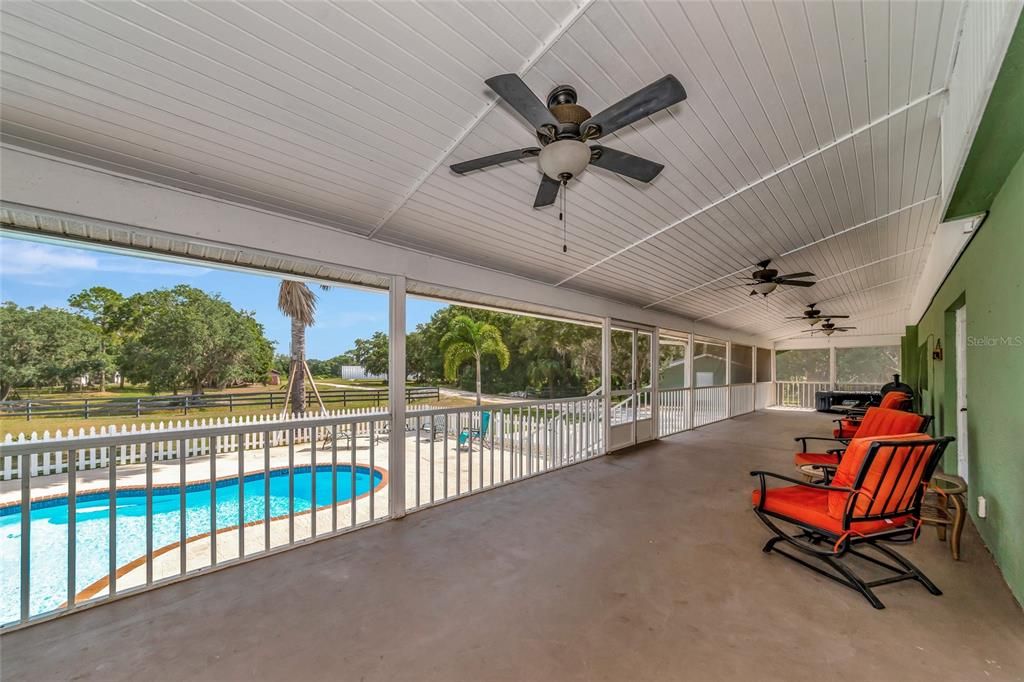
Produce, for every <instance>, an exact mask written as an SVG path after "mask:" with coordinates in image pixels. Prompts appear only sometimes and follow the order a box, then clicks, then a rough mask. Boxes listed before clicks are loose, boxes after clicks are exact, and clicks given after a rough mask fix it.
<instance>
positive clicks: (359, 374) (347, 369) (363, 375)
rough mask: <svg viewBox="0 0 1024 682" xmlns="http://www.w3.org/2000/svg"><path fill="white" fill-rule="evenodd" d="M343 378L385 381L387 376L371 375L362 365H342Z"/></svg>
mask: <svg viewBox="0 0 1024 682" xmlns="http://www.w3.org/2000/svg"><path fill="white" fill-rule="evenodd" d="M341 378H342V379H380V380H381V381H383V380H384V379H387V375H385V374H370V373H369V372H367V371H366V368H365V367H363V366H362V365H342V366H341Z"/></svg>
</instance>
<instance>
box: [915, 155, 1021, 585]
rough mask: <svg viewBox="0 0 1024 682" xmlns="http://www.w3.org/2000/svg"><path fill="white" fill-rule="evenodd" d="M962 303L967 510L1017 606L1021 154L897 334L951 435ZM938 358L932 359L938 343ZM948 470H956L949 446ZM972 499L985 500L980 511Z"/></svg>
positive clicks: (925, 396) (942, 428)
mask: <svg viewBox="0 0 1024 682" xmlns="http://www.w3.org/2000/svg"><path fill="white" fill-rule="evenodd" d="M961 305H966V306H967V337H968V343H967V404H968V406H969V412H968V414H969V415H970V417H969V419H968V444H969V459H970V464H969V468H968V477H969V481H970V490H969V498H970V504H969V507H970V511H971V516H972V518H973V520H974V524H975V526H976V527H977V528H978V531H979V532H980V533H981V536H982V538H983V539H984V541H985V543H986V544H987V545H988V547H989V549H990V550H991V551H992V554H993V555H994V556H995V559H996V562H997V563H998V564H999V567H1000V569H1001V570H1002V572H1003V575H1004V576H1005V578H1006V582H1007V583H1008V584H1009V585H1010V589H1011V590H1013V593H1014V594H1015V595H1016V597H1017V599H1018V600H1019V601H1021V602H1024V439H1022V437H1021V432H1022V427H1024V155H1021V156H1020V157H1019V158H1018V160H1017V162H1016V164H1015V165H1014V166H1013V167H1012V170H1011V171H1010V173H1009V176H1008V177H1007V178H1006V180H1005V182H1004V183H1003V184H1002V186H1001V188H1000V189H999V190H998V192H997V193H995V194H994V199H993V201H992V203H991V207H990V213H989V216H988V219H987V220H986V221H985V223H984V224H983V225H982V226H981V228H979V230H978V232H977V233H976V234H975V235H974V238H973V239H972V240H971V242H970V244H969V245H968V246H967V249H966V250H965V251H964V252H963V254H962V255H961V256H960V260H959V261H958V262H957V264H956V265H955V266H954V268H953V270H952V271H951V272H950V274H949V276H948V277H947V278H946V281H945V282H944V283H943V284H942V286H941V287H940V289H939V291H938V292H937V293H936V295H935V298H934V300H933V301H932V303H931V305H930V306H929V307H928V310H927V311H926V312H925V314H924V315H923V316H922V318H921V320H920V322H919V324H918V325H916V327H909V328H908V329H907V332H908V333H907V335H906V336H905V337H904V351H905V352H904V354H903V358H904V360H903V363H904V368H903V369H904V375H905V376H906V377H908V378H909V379H910V381H909V383H910V384H911V385H912V386H919V387H920V388H921V391H920V394H921V402H922V404H921V409H922V410H924V411H925V412H926V413H930V414H933V415H935V432H936V433H937V434H943V435H953V436H955V435H956V430H957V429H956V344H955V340H956V339H955V337H956V335H955V317H954V316H955V310H956V309H957V308H959V307H960V306H961ZM937 340H938V341H941V342H942V348H943V359H942V360H933V359H932V357H931V352H932V350H933V349H934V347H935V342H936V341H937ZM944 468H945V470H946V471H952V472H955V471H956V470H957V456H956V451H955V448H951V451H948V454H947V456H946V458H945V462H944ZM978 495H984V496H985V497H986V498H987V500H988V515H987V518H984V519H980V518H978V516H977V499H978Z"/></svg>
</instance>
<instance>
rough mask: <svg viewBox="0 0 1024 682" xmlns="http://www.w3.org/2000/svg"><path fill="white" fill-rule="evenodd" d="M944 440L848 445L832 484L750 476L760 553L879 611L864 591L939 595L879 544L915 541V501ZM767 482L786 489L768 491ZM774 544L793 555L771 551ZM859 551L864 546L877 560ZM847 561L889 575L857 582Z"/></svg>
mask: <svg viewBox="0 0 1024 682" xmlns="http://www.w3.org/2000/svg"><path fill="white" fill-rule="evenodd" d="M952 440H953V438H951V437H945V438H937V439H932V438H929V437H928V436H927V435H925V434H923V433H911V434H904V435H900V436H891V437H888V438H887V439H886V440H884V441H872V440H871V439H860V438H858V439H855V440H853V441H852V442H851V443H850V445H849V447H848V448H847V451H846V454H845V455H844V456H843V459H842V461H841V463H840V464H839V469H838V470H837V471H836V474H835V478H834V479H833V481H832V485H823V484H819V483H807V482H804V481H800V480H797V479H794V478H789V477H786V476H780V475H779V474H775V473H772V472H768V471H752V472H750V475H751V476H757V477H758V479H759V481H760V489H759V490H754V491H753V492H752V494H751V497H752V501H753V506H754V512H755V513H756V514H757V516H758V518H759V519H761V521H762V522H763V523H764V524H765V526H767V527H768V529H769V530H771V531H772V532H773V533H774V534H775V537H773V538H772V539H770V540H769V541H768V542H767V543H766V544H765V545H764V547H763V548H762V551H763V552H765V553H766V554H768V553H771V552H773V551H774V552H776V553H778V554H781V555H783V556H785V557H786V558H788V559H791V560H793V561H795V562H797V563H799V564H801V565H803V566H806V567H807V568H810V569H811V570H812V571H814V572H816V573H818V574H820V575H823V576H825V577H826V578H829V579H830V580H834V581H836V582H838V583H839V584H841V585H845V586H846V587H849V588H851V589H853V590H856V591H857V592H859V593H860V594H862V595H863V596H864V598H865V599H867V600H868V602H870V603H871V605H872V606H873V607H875V608H876V609H882V608H885V605H884V604H882V602H881V601H880V600H879V599H878V597H876V596H875V593H874V591H873V590H872V588H874V587H878V586H880V585H887V584H889V583H895V582H899V581H902V580H916V581H918V582H919V583H921V584H922V585H924V587H925V589H927V590H928V591H929V592H931V593H932V594H934V595H940V594H942V592H941V590H939V588H938V587H936V586H935V584H934V583H932V581H931V580H929V579H928V577H927V576H925V575H924V573H922V572H921V571H920V570H919V569H918V568H917V567H916V566H914V565H913V564H911V563H910V562H909V561H907V560H906V559H904V558H903V557H902V556H901V555H900V554H898V553H897V552H896V551H895V550H893V549H891V548H889V547H886V546H885V545H883V544H881V543H882V541H892V542H900V541H903V542H907V541H910V542H912V541H914V540H916V539H917V533H918V530H919V528H920V524H921V499H922V497H923V495H924V491H925V489H926V487H927V485H928V481H929V480H931V477H932V473H933V472H934V470H935V467H936V465H937V464H938V462H939V459H940V458H941V457H942V453H943V451H944V450H945V449H946V446H947V445H948V444H949V443H950V441H952ZM768 478H777V479H779V480H782V481H786V482H788V483H792V484H793V485H790V486H786V487H780V488H768V487H767V479H768ZM780 521H781V522H785V523H787V524H792V525H793V526H796V528H797V529H798V531H797V532H787V531H785V530H783V529H782V528H781V527H780V525H779V522H780ZM780 542H784V543H785V545H784V546H785V547H786V548H789V547H792V548H794V549H795V550H797V552H798V553H799V555H798V554H792V553H790V552H787V551H783V549H782V548H781V547H776V545H777V544H778V543H780ZM859 548H864V549H868V548H870V549H872V550H874V551H875V552H877V553H878V555H881V558H879V557H878V556H872V555H869V554H865V553H864V552H862V551H861V550H860V549H859ZM848 555H852V556H855V557H857V558H859V559H863V560H865V561H869V562H871V563H873V564H875V565H877V566H880V567H882V568H884V569H886V570H888V571H889V572H890V573H892V575H889V576H886V577H884V578H880V579H877V580H870V581H868V580H864V579H863V578H862V577H860V576H859V575H857V574H856V573H855V572H854V571H853V569H852V568H850V566H849V565H847V563H846V562H844V561H842V559H844V558H845V557H847V556H848ZM828 569H831V570H828Z"/></svg>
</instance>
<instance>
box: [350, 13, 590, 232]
mask: <svg viewBox="0 0 1024 682" xmlns="http://www.w3.org/2000/svg"><path fill="white" fill-rule="evenodd" d="M594 2H595V0H583V1H582V2H580V4H579V5H577V6H576V9H574V10H573V11H572V12H571V13H570V14H569V16H568V17H566V18H565V19H564V20H563V21H562V23H561V24H559V25H558V28H557V29H555V31H554V32H553V33H552V34H551V35H550V36H548V38H547V39H546V40H545V41H544V42H542V43H541V44H540V45H539V46H538V47H537V49H536V50H535V51H534V53H533V54H532V55H531V56H530V58H529V59H527V60H526V63H525V64H524V65H523V67H522V68H521V69H519V71H518V74H519V75H520V76H525V75H526V72H527V71H529V70H530V69H532V68H533V67H534V65H535V64H536V63H537V62H538V61H540V59H541V58H542V57H543V56H544V55H546V54H547V53H548V50H550V49H551V48H552V47H554V45H555V43H557V42H558V40H559V38H561V37H562V36H563V35H565V32H566V31H568V30H569V29H570V28H572V26H573V24H575V23H576V22H577V21H579V19H580V17H582V16H583V15H584V14H586V12H587V10H588V9H589V8H590V6H591V5H592V4H594ZM495 75H497V74H495ZM499 101H501V98H500V97H497V96H496V97H494V98H493V99H491V101H490V102H488V103H487V105H486V106H485V107H484V108H483V109H481V110H480V112H479V113H477V115H476V116H475V117H474V118H473V120H472V121H470V123H469V125H468V126H466V127H465V128H464V129H463V130H462V132H461V133H459V134H458V135H457V136H456V137H455V139H454V140H452V142H451V144H449V145H448V146H447V147H446V148H445V150H444V151H443V152H442V153H441V155H440V156H439V157H438V158H437V159H436V160H435V161H434V163H432V164H431V166H430V168H429V169H428V170H427V172H426V173H424V174H423V175H421V176H420V177H419V178H417V179H416V182H414V183H413V184H412V185H411V186H410V187H409V189H407V190H406V191H405V193H404V194H403V195H402V198H401V199H399V201H398V203H397V204H395V205H394V206H392V207H391V208H389V209H388V211H387V213H385V214H384V217H382V218H381V219H380V220H379V221H377V224H376V225H375V226H374V228H373V230H371V231H370V234H368V235H367V238H368V239H373V238H374V237H376V236H377V233H378V232H380V231H381V230H382V229H384V226H385V225H387V224H388V221H390V220H391V218H392V216H394V215H395V214H396V213H398V212H399V211H400V210H401V209H402V207H403V206H405V205H406V203H408V201H409V199H411V198H412V196H413V195H414V194H416V192H417V190H419V188H420V187H422V186H423V183H424V182H426V181H427V179H429V178H430V176H431V175H433V174H434V172H435V171H436V170H437V169H438V168H440V167H441V164H443V163H444V162H445V161H446V160H447V159H448V157H449V156H451V154H452V152H453V151H455V150H456V149H458V147H459V145H460V144H462V142H463V140H465V139H466V138H467V137H469V135H470V134H471V133H472V132H473V131H474V130H476V127H477V126H478V125H480V122H481V121H483V120H484V118H485V117H486V116H487V114H489V113H490V111H491V109H493V108H494V107H495V106H496V105H497V104H498V102H499Z"/></svg>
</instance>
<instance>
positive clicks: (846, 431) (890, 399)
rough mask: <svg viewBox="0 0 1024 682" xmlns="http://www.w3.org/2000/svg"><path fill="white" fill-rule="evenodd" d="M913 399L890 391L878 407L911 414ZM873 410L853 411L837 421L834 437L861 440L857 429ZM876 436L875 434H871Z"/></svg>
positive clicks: (833, 431)
mask: <svg viewBox="0 0 1024 682" xmlns="http://www.w3.org/2000/svg"><path fill="white" fill-rule="evenodd" d="M913 404H914V401H913V399H912V398H911V397H910V396H909V395H907V394H906V393H901V392H900V391H889V392H888V393H886V394H885V395H884V396H882V402H881V404H879V405H878V407H884V408H885V409H887V410H902V411H904V412H909V411H910V408H911V407H913ZM871 409H873V408H870V407H869V408H867V410H865V411H863V412H859V413H858V412H856V411H851V412H850V413H849V414H848V415H847V416H846V417H843V418H842V419H836V420H835V423H836V428H835V429H833V430H832V435H833V436H835V437H836V438H860V437H861V436H858V435H857V429H859V428H860V425H861V422H862V421H864V417H866V416H867V412H868V410H871ZM900 433H907V432H906V431H900ZM870 435H874V434H870Z"/></svg>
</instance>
